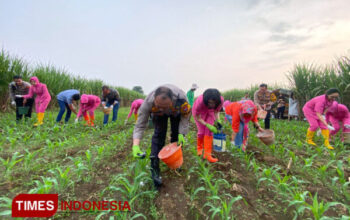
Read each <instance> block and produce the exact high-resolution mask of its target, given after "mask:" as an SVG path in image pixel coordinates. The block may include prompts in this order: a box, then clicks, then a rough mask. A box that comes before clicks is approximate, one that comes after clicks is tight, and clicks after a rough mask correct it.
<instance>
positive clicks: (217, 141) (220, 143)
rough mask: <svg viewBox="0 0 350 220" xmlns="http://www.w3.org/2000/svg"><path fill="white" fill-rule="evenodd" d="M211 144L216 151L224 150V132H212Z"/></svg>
mask: <svg viewBox="0 0 350 220" xmlns="http://www.w3.org/2000/svg"><path fill="white" fill-rule="evenodd" d="M213 145H214V151H216V152H223V151H226V134H224V133H220V134H214V139H213Z"/></svg>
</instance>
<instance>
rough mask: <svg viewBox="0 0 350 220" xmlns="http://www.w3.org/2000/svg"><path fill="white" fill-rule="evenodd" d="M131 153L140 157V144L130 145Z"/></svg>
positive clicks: (141, 153)
mask: <svg viewBox="0 0 350 220" xmlns="http://www.w3.org/2000/svg"><path fill="white" fill-rule="evenodd" d="M132 155H133V156H134V157H135V158H140V157H142V155H143V152H142V151H141V150H140V146H139V145H134V146H132Z"/></svg>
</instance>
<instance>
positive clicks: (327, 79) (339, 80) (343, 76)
mask: <svg viewBox="0 0 350 220" xmlns="http://www.w3.org/2000/svg"><path fill="white" fill-rule="evenodd" d="M287 77H288V79H289V82H290V84H291V87H292V88H293V90H294V92H295V96H296V98H297V100H298V101H299V104H300V106H303V105H304V104H305V103H306V102H307V101H308V100H310V99H311V98H313V97H315V96H318V95H322V94H324V93H325V91H326V90H327V89H329V88H337V89H339V91H340V98H339V100H338V101H339V102H340V103H344V104H346V105H348V107H349V104H350V59H349V58H347V57H341V58H339V59H337V61H336V62H335V63H334V64H333V65H327V66H323V67H322V66H317V65H308V64H297V65H295V66H294V68H293V69H292V70H291V71H290V72H289V73H288V74H287Z"/></svg>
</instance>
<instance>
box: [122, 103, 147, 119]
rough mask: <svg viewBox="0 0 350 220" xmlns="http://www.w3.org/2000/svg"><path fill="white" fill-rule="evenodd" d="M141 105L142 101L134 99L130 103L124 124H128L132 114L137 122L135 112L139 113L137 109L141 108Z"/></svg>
mask: <svg viewBox="0 0 350 220" xmlns="http://www.w3.org/2000/svg"><path fill="white" fill-rule="evenodd" d="M142 103H143V99H136V100H134V101H133V102H132V103H131V109H130V112H129V114H128V117H127V118H126V119H125V124H126V123H127V122H128V120H129V118H130V117H131V115H132V113H134V116H135V121H137V112H138V111H139V108H140V107H141V105H142Z"/></svg>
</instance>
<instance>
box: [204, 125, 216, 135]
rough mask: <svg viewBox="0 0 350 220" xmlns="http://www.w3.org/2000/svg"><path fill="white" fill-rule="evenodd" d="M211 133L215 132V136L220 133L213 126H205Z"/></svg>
mask: <svg viewBox="0 0 350 220" xmlns="http://www.w3.org/2000/svg"><path fill="white" fill-rule="evenodd" d="M205 126H206V127H207V128H208V129H209V130H210V131H211V132H213V133H214V134H216V133H218V130H217V129H216V127H215V126H213V125H211V124H206V125H205Z"/></svg>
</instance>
